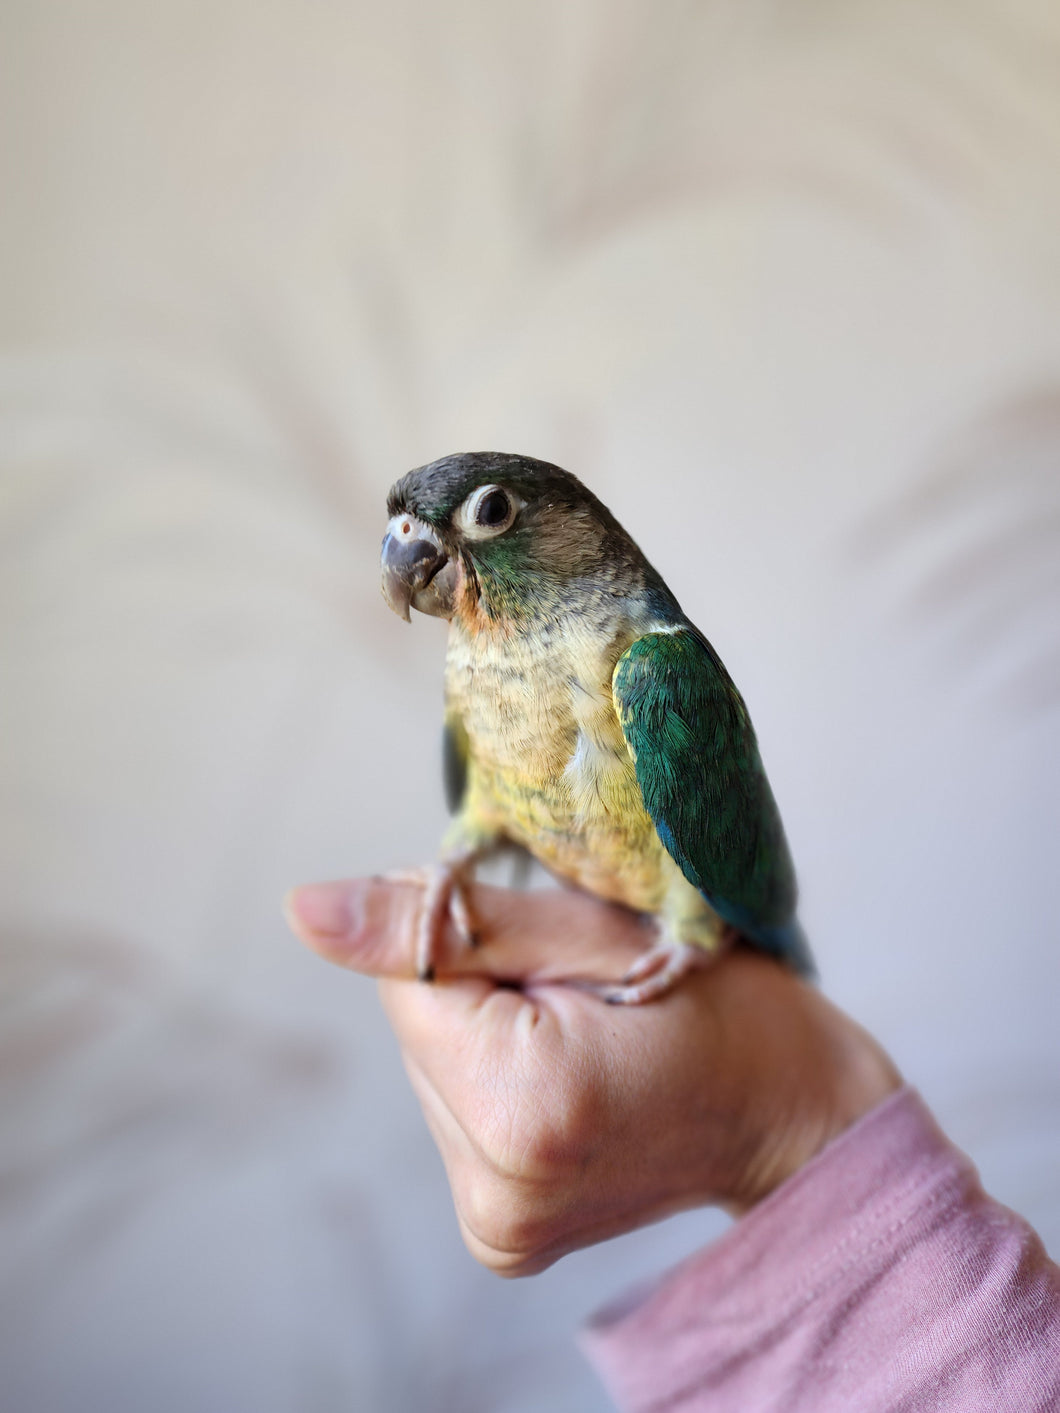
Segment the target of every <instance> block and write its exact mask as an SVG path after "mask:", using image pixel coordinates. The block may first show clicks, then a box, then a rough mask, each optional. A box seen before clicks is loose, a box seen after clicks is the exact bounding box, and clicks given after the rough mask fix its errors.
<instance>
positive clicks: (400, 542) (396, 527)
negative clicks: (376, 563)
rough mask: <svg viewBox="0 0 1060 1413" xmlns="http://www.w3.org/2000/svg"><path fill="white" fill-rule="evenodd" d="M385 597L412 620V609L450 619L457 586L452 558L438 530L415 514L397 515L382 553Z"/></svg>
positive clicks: (404, 615)
mask: <svg viewBox="0 0 1060 1413" xmlns="http://www.w3.org/2000/svg"><path fill="white" fill-rule="evenodd" d="M382 571H383V597H384V598H385V599H386V601H387V603H388V604H389V605H390V607H391V608H392V609H393V610H394V612H395V613H396V614H397V615H398V617H399V618H403V619H404V620H405V622H406V623H408V621H409V618H410V614H409V609H410V608H416V609H419V611H420V612H421V613H430V614H434V615H435V616H436V617H438V618H449V617H450V616H451V615H452V612H453V594H454V590H455V587H456V576H455V561H453V560H451V559H450V558H449V556H448V554H447V553H446V551H445V549H444V548H443V546H442V542H441V540H440V539H439V538H438V536H437V534H436V533H435V532H434V530H432V529H431V527H430V526H429V525H427V524H426V523H425V522H424V521H422V520H420V519H418V518H417V517H416V516H415V515H395V516H394V518H393V519H392V520H391V521H390V524H389V525H388V526H387V527H386V536H385V538H384V539H383V553H382Z"/></svg>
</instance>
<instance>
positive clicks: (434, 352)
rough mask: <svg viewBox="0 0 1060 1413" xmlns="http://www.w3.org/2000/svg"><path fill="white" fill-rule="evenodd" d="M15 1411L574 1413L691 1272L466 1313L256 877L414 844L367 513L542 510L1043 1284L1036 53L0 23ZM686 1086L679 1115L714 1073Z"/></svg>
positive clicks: (802, 33) (780, 29)
mask: <svg viewBox="0 0 1060 1413" xmlns="http://www.w3.org/2000/svg"><path fill="white" fill-rule="evenodd" d="M0 24H2V34H0V52H2V53H3V55H4V69H5V74H4V78H3V83H2V86H0V180H2V190H3V193H4V197H3V221H2V242H3V256H2V266H0V335H2V345H3V361H2V366H0V455H2V462H3V477H2V482H0V508H2V522H0V541H2V550H0V583H2V591H0V623H2V636H3V642H2V658H0V673H2V681H0V720H2V724H0V800H2V817H0V829H2V855H0V858H2V872H3V876H2V894H3V896H2V904H0V941H2V946H3V970H2V987H3V993H2V1002H3V1004H2V1013H0V1019H2V1031H0V1061H2V1080H0V1093H2V1101H3V1107H2V1134H3V1151H2V1185H0V1240H2V1243H3V1261H2V1265H0V1270H2V1276H0V1282H2V1302H3V1304H2V1319H0V1328H2V1330H3V1335H2V1347H0V1363H2V1367H3V1386H4V1395H3V1401H4V1406H5V1408H9V1409H11V1410H17V1413H72V1411H73V1410H75V1409H76V1410H79V1413H80V1410H84V1409H96V1408H106V1409H108V1410H114V1413H125V1410H140V1409H143V1408H148V1407H150V1408H151V1409H153V1410H156V1413H169V1410H173V1413H176V1411H177V1410H180V1413H185V1410H188V1409H195V1410H197V1413H198V1411H199V1410H207V1411H209V1410H219V1411H220V1410H224V1413H231V1410H242V1409H254V1410H255V1413H332V1410H335V1413H338V1410H343V1411H344V1413H349V1410H352V1409H356V1410H365V1413H374V1411H375V1410H385V1413H405V1410H408V1413H412V1410H417V1413H418V1410H423V1409H431V1410H443V1411H444V1410H454V1413H475V1411H476V1410H483V1413H485V1410H490V1413H493V1411H494V1410H500V1413H515V1411H516V1410H527V1413H530V1411H531V1410H541V1409H545V1408H547V1409H549V1410H553V1411H554V1413H597V1411H598V1410H603V1409H605V1408H606V1407H607V1406H608V1404H607V1400H606V1398H605V1396H604V1394H603V1393H602V1391H601V1390H599V1389H598V1388H597V1386H596V1383H595V1380H594V1378H593V1376H592V1374H591V1373H590V1372H589V1370H588V1368H587V1367H585V1366H584V1365H583V1364H582V1362H581V1360H580V1357H579V1355H578V1354H577V1352H576V1351H575V1348H574V1346H573V1343H572V1338H571V1335H572V1331H573V1329H574V1327H575V1326H576V1324H577V1322H578V1321H579V1320H580V1319H581V1318H582V1317H583V1316H584V1315H585V1314H586V1313H587V1312H588V1311H590V1310H591V1309H592V1308H593V1307H594V1306H595V1305H596V1304H597V1303H599V1302H600V1301H602V1300H604V1299H606V1298H608V1297H610V1296H611V1295H613V1294H615V1293H616V1292H618V1291H619V1290H620V1289H621V1288H622V1287H623V1286H624V1285H625V1284H627V1283H628V1282H630V1281H632V1280H633V1279H635V1278H637V1277H638V1276H640V1275H641V1274H643V1273H645V1272H648V1271H653V1270H658V1269H661V1268H662V1267H663V1266H665V1265H666V1264H668V1263H670V1262H672V1261H673V1260H676V1259H678V1258H679V1257H680V1256H682V1255H684V1254H686V1253H687V1252H689V1251H691V1250H693V1249H694V1248H695V1247H696V1246H697V1245H698V1244H699V1243H701V1242H702V1241H703V1240H704V1239H705V1238H706V1237H708V1236H710V1235H712V1234H714V1233H715V1232H717V1231H719V1230H721V1228H722V1226H723V1222H722V1219H721V1218H720V1217H717V1216H715V1215H713V1214H710V1213H701V1214H693V1215H689V1216H687V1217H684V1218H681V1219H678V1220H676V1221H674V1222H671V1223H668V1224H666V1225H665V1226H663V1227H659V1228H654V1229H652V1230H650V1231H647V1232H643V1233H640V1234H638V1235H636V1236H634V1237H631V1238H627V1239H625V1240H622V1241H619V1242H615V1243H611V1244H609V1245H607V1246H605V1247H601V1248H598V1249H596V1250H593V1251H590V1252H586V1253H584V1254H581V1255H579V1256H576V1257H572V1258H568V1259H567V1260H565V1261H563V1262H562V1263H561V1264H560V1265H559V1266H557V1267H556V1268H554V1269H553V1270H552V1271H551V1272H549V1273H548V1274H546V1275H545V1276H543V1277H540V1278H538V1279H535V1280H532V1281H529V1282H523V1283H515V1284H511V1283H500V1282H498V1281H497V1280H496V1279H495V1278H493V1277H490V1276H488V1275H486V1274H485V1273H483V1272H481V1271H480V1270H479V1269H478V1268H477V1267H476V1266H475V1265H474V1264H473V1263H472V1261H471V1259H470V1257H468V1256H467V1255H466V1254H465V1252H464V1250H463V1247H462V1245H461V1244H460V1242H459V1238H458V1236H457V1233H456V1228H455V1221H454V1218H453V1216H452V1212H451V1209H450V1205H449V1199H448V1193H447V1190H446V1187H445V1182H444V1177H443V1173H442V1170H441V1166H440V1163H439V1161H438V1159H437V1158H436V1156H435V1154H434V1151H433V1148H432V1146H431V1144H430V1142H429V1139H428V1137H427V1135H426V1131H425V1130H424V1128H423V1126H422V1123H421V1121H420V1117H419V1113H418V1110H417V1109H416V1106H415V1104H414V1102H413V1100H412V1099H411V1097H410V1095H409V1093H408V1092H407V1089H406V1085H405V1081H404V1077H403V1074H402V1072H401V1069H400V1063H399V1059H398V1056H397V1053H396V1050H395V1046H394V1044H393V1042H392V1041H391V1039H390V1037H389V1034H388V1032H387V1029H386V1026H385V1024H384V1022H383V1020H382V1018H381V1016H380V1013H379V1010H378V1007H377V1003H376V998H375V993H374V989H373V988H372V986H371V985H369V984H367V983H365V982H362V981H359V980H358V979H357V978H354V977H352V976H347V975H344V974H341V973H338V972H335V971H332V970H330V969H328V968H327V967H325V966H324V965H323V964H322V963H321V962H319V961H318V960H316V959H314V958H312V957H310V956H308V955H306V954H304V953H303V952H302V951H301V950H300V948H299V947H298V945H297V944H296V943H295V942H294V941H293V940H292V939H291V938H290V936H289V935H288V934H287V932H286V930H285V928H284V925H283V923H282V921H281V918H280V912H279V900H280V897H281V895H282V893H283V892H284V891H285V889H286V888H287V887H288V886H290V885H291V884H292V883H294V882H296V881H300V880H306V879H312V878H323V877H334V876H342V875H344V874H349V873H363V872H371V871H373V870H376V869H380V868H384V867H389V866H395V865H399V864H403V863H409V862H417V861H421V860H424V859H426V858H428V857H430V856H431V855H432V853H433V851H434V849H435V846H436V842H437V839H438V836H439V834H440V831H441V828H442V825H443V806H442V795H441V786H440V783H439V787H438V790H437V794H436V796H432V797H431V798H430V800H429V801H428V802H427V803H428V805H429V807H427V808H424V807H423V806H424V800H423V795H422V791H419V790H418V791H417V809H416V810H415V811H409V810H408V808H407V801H406V799H405V797H404V796H403V794H402V791H401V789H400V786H399V784H398V782H399V780H400V778H401V777H402V775H410V774H411V773H410V772H408V770H407V766H408V763H409V762H410V761H411V762H413V763H414V764H415V765H416V767H417V771H416V773H415V774H414V775H412V778H415V779H417V781H418V780H419V779H420V778H421V776H420V770H419V768H420V767H421V766H422V768H423V772H424V773H425V774H426V776H427V778H430V777H431V773H432V772H433V770H434V768H435V767H434V761H435V757H436V746H437V740H438V732H439V722H440V699H441V661H442V653H443V631H442V628H441V625H439V624H437V623H434V622H427V621H423V620H421V621H419V622H417V623H416V624H415V626H414V628H413V629H412V630H411V631H410V630H409V629H407V628H404V627H403V626H402V625H401V624H399V623H398V622H397V620H396V619H395V618H393V617H392V616H391V615H390V614H389V613H388V611H387V609H386V608H385V606H384V604H383V602H382V599H381V597H380V595H379V590H378V574H377V562H378V560H377V556H378V545H379V540H380V537H381V533H382V528H383V523H384V519H385V515H384V499H385V494H386V491H387V488H388V486H389V485H390V483H391V481H392V480H394V479H395V478H396V477H397V476H398V475H399V474H401V473H402V472H403V471H405V470H406V469H407V468H409V467H410V466H413V465H416V464H419V463H422V462H424V461H427V460H430V459H431V458H433V457H435V456H439V455H441V454H443V453H445V452H449V451H454V450H472V449H483V448H496V449H501V450H510V451H524V452H527V453H530V454H533V455H536V456H541V457H545V458H548V459H551V460H555V461H558V462H559V463H560V464H562V465H565V466H567V467H569V468H570V469H571V470H574V471H576V472H577V473H578V474H579V475H581V476H582V477H583V478H584V479H585V480H586V481H587V482H588V483H589V484H590V485H591V486H592V487H593V489H594V490H595V491H597V492H598V493H599V494H600V495H601V497H602V498H603V499H604V501H605V502H607V503H608V504H609V505H610V506H611V508H612V509H613V510H614V511H615V512H616V514H617V515H618V516H619V518H620V519H621V520H622V521H623V522H624V523H625V524H626V525H627V527H628V528H629V529H630V530H631V531H632V532H633V533H634V534H635V536H636V538H637V539H638V540H639V541H640V543H641V545H642V546H643V547H644V549H645V551H646V552H647V553H648V555H649V557H650V558H651V559H652V560H653V561H654V562H655V563H656V564H657V565H658V566H659V567H660V568H661V569H662V570H663V572H664V573H665V575H666V577H667V579H668V580H669V582H670V583H671V585H672V586H673V588H674V589H675V590H676V592H677V593H678V595H679V597H680V598H681V599H682V601H683V604H684V606H685V608H686V610H687V611H688V612H689V613H690V615H691V616H692V617H693V618H694V619H695V620H696V621H697V622H698V623H699V624H700V625H701V627H702V628H703V629H704V630H705V631H706V632H707V633H708V635H709V636H710V637H711V638H712V640H713V641H714V643H715V645H716V646H717V647H718V649H719V651H720V652H721V653H722V655H723V657H724V658H725V660H726V662H727V664H728V666H729V668H730V670H731V671H732V673H733V675H734V677H735V678H736V680H737V682H738V683H739V684H740V686H741V688H742V689H743V691H744V694H745V696H746V697H747V699H748V702H749V704H750V706H751V710H752V712H753V715H754V717H755V721H756V724H757V727H758V731H759V735H760V738H761V741H762V746H763V751H764V755H765V758H766V762H767V765H768V768H769V771H770V775H771V778H772V781H773V784H774V788H775V790H776V793H777V795H778V797H779V799H780V802H781V805H782V808H783V810H784V814H785V818H786V821H787V825H788V830H789V834H790V837H791V840H792V843H793V847H794V850H795V853H796V857H797V861H798V864H799V868H800V874H801V880H802V887H803V897H804V908H803V913H804V919H805V922H806V924H807V928H808V931H809V933H810V935H811V937H812V939H813V942H814V946H815V949H816V952H817V955H818V958H819V961H820V965H821V971H822V974H823V979H824V986H825V989H826V990H827V992H828V993H829V995H831V996H832V997H834V998H835V999H836V1000H837V1001H839V1002H840V1003H841V1004H842V1005H844V1006H846V1007H847V1008H849V1009H850V1010H851V1011H852V1012H853V1013H854V1014H855V1015H856V1016H857V1017H859V1018H860V1019H861V1020H862V1021H863V1022H865V1023H866V1024H867V1025H868V1026H869V1027H870V1028H871V1029H872V1030H873V1031H874V1032H875V1033H876V1034H877V1035H878V1036H879V1037H880V1038H881V1039H882V1041H883V1042H884V1043H885V1044H886V1045H887V1046H888V1047H889V1049H890V1050H891V1051H892V1053H893V1054H894V1055H895V1057H896V1059H897V1060H898V1062H899V1064H900V1065H901V1066H902V1068H903V1069H904V1071H905V1072H906V1074H907V1075H908V1077H909V1078H910V1079H911V1080H912V1081H913V1082H914V1083H916V1084H917V1085H918V1086H919V1087H920V1089H921V1090H922V1092H923V1093H924V1094H925V1096H926V1097H927V1099H928V1101H929V1102H930V1103H931V1104H932V1105H933V1106H934V1108H935V1110H936V1112H937V1113H938V1115H939V1117H940V1119H941V1121H942V1122H943V1124H944V1126H945V1127H946V1128H947V1129H948V1131H949V1132H950V1133H951V1134H952V1136H953V1137H954V1138H955V1139H956V1140H957V1141H958V1142H960V1143H961V1144H962V1145H963V1146H964V1147H966V1148H967V1149H968V1150H969V1151H970V1152H971V1154H972V1155H973V1157H974V1158H975V1160H976V1162H977V1163H978V1164H979V1165H980V1168H981V1171H982V1173H983V1176H984V1180H985V1181H986V1183H987V1185H988V1187H989V1188H990V1189H991V1190H992V1191H993V1192H994V1193H995V1194H996V1195H997V1196H999V1197H1000V1198H1002V1199H1003V1200H1004V1201H1006V1202H1008V1203H1009V1204H1011V1205H1012V1206H1014V1207H1016V1208H1018V1209H1019V1210H1020V1211H1022V1212H1023V1213H1024V1214H1025V1215H1026V1216H1027V1217H1028V1218H1029V1219H1030V1220H1031V1221H1032V1222H1033V1223H1034V1224H1035V1225H1036V1226H1037V1227H1038V1229H1039V1230H1040V1232H1041V1233H1042V1235H1043V1237H1044V1239H1045V1240H1046V1243H1047V1245H1049V1247H1050V1249H1051V1251H1052V1252H1053V1254H1054V1255H1056V1254H1058V1253H1060V1063H1058V1062H1060V1024H1058V1022H1057V1010H1058V1007H1057V981H1058V967H1057V943H1058V940H1060V939H1058V936H1057V922H1056V919H1057V913H1058V909H1060V867H1058V861H1057V854H1058V850H1057V841H1058V837H1060V818H1058V814H1060V811H1058V806H1057V798H1058V793H1060V790H1058V787H1060V767H1058V759H1057V751H1056V728H1057V720H1058V714H1060V627H1058V624H1060V181H1058V173H1060V13H1058V11H1057V9H1056V6H1055V5H1053V4H1051V3H1047V0H1041V2H1040V3H1038V2H1037V0H915V3H913V0H910V3H903V0H898V3H895V0H889V2H888V3H883V0H879V3H875V2H874V0H866V2H865V3H860V4H850V3H828V0H793V3H786V4H762V3H747V0H742V3H736V0H727V3H700V4H690V3H678V0H670V2H669V3H667V2H666V0H664V3H659V4H655V5H651V6H649V5H633V4H626V3H621V4H615V3H610V4H605V3H603V0H577V3H574V4H570V3H551V4H541V5H537V6H533V7H530V6H523V7H516V8H511V7H498V6H493V5H490V4H488V3H486V0H466V3H459V4H449V5H445V6H433V5H430V4H428V3H426V0H392V3H390V4H389V5H387V6H381V5H367V4H356V3H349V4H339V3H332V0H319V2H318V3H313V4H309V5H306V4H301V5H298V4H295V3H293V0H267V3H257V4H251V3H249V0H212V3H210V4H208V5H207V4H204V3H195V2H194V0H183V3H176V0H156V2H155V3H153V4H151V5H149V6H143V5H138V4H131V3H127V0H98V3H96V4H92V5H84V4H79V3H74V0H6V3H5V4H4V6H3V9H2V11H0ZM705 1082H709V1077H705Z"/></svg>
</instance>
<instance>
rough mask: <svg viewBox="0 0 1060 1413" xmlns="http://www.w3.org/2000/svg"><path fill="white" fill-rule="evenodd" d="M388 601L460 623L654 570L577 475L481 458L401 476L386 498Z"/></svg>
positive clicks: (466, 457)
mask: <svg viewBox="0 0 1060 1413" xmlns="http://www.w3.org/2000/svg"><path fill="white" fill-rule="evenodd" d="M387 511H388V512H389V515H390V522H389V524H388V525H387V529H386V536H385V538H384V540H383V554H382V571H383V595H384V597H385V598H386V601H387V603H388V604H389V605H390V607H391V608H392V609H393V610H394V612H395V613H397V614H398V615H399V616H400V617H402V618H404V619H406V620H407V619H408V617H409V609H410V607H411V608H416V609H419V611H420V612H421V613H430V614H434V615H436V616H437V617H440V618H452V617H453V616H454V615H458V614H462V613H472V612H474V611H475V610H476V609H477V608H481V609H482V610H484V611H485V613H486V614H487V616H488V617H489V618H491V619H498V618H505V617H513V616H518V614H519V612H520V610H522V611H526V610H527V609H528V608H529V607H530V606H531V605H537V606H542V605H543V604H544V602H545V601H548V602H549V603H551V604H556V603H559V602H562V600H563V598H564V597H565V594H564V590H565V588H569V586H570V585H571V584H572V583H573V582H574V581H576V580H581V581H583V582H587V583H594V582H596V581H599V584H600V586H601V587H602V586H605V585H606V584H608V583H613V584H616V585H618V584H621V585H622V586H623V587H624V588H625V589H628V588H630V587H632V586H633V581H636V580H637V579H639V580H640V582H643V573H641V574H638V573H637V569H638V567H642V568H643V570H647V572H648V573H649V574H650V573H651V571H650V570H648V566H647V565H646V564H645V562H644V559H643V556H642V555H641V554H640V551H639V550H638V549H637V547H636V545H635V544H634V543H633V541H632V540H631V539H630V538H629V536H628V535H627V534H626V533H625V531H624V530H623V529H622V527H621V526H620V525H619V524H618V522H617V521H616V520H615V518H614V516H613V515H612V514H611V512H610V511H609V510H608V509H607V507H606V506H604V505H602V504H601V503H600V501H598V500H597V499H596V497H595V496H594V495H593V494H592V492H591V491H589V490H587V489H586V488H585V486H583V485H582V483H581V482H580V481H579V480H578V478H577V477H576V476H572V475H571V474H570V472H569V471H563V470H561V469H560V468H559V467H558V466H551V465H549V463H548V462H545V461H535V460H534V459H533V458H532V457H528V456H512V455H508V454H506V453H503V452H492V451H477V452H467V453H464V454H462V455H456V456H446V457H442V458H441V460H439V461H432V462H431V463H430V465H429V466H421V467H419V468H418V469H417V470H415V471H410V472H409V473H408V474H407V475H406V476H402V478H401V480H400V481H398V482H397V483H396V484H395V485H394V486H393V487H392V489H391V491H390V495H389V497H388V499H387Z"/></svg>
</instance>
